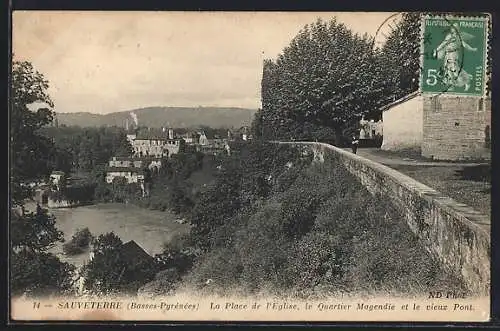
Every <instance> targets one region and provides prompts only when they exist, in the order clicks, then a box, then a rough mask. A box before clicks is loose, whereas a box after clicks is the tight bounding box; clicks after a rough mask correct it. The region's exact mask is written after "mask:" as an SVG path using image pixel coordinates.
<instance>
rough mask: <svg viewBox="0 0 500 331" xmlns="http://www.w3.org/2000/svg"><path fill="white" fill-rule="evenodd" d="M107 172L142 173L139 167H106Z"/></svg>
mask: <svg viewBox="0 0 500 331" xmlns="http://www.w3.org/2000/svg"><path fill="white" fill-rule="evenodd" d="M106 171H107V172H135V173H138V174H142V173H143V169H142V168H140V167H108V168H107V169H106Z"/></svg>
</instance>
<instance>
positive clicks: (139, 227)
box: [49, 203, 189, 267]
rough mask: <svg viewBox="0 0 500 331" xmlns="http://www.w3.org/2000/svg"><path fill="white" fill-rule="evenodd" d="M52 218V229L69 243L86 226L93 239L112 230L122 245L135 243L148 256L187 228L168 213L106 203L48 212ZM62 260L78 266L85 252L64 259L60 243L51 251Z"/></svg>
mask: <svg viewBox="0 0 500 331" xmlns="http://www.w3.org/2000/svg"><path fill="white" fill-rule="evenodd" d="M49 213H51V214H53V215H54V216H55V217H56V226H57V228H58V229H59V230H61V231H63V232H64V238H65V239H66V240H70V239H71V237H72V236H73V234H74V233H75V232H76V230H78V229H82V228H85V227H88V228H89V230H90V232H91V233H92V234H93V235H94V236H96V237H97V236H98V235H100V234H105V233H108V232H111V231H113V232H114V233H115V234H116V235H118V236H119V237H120V239H121V240H122V241H123V242H124V243H125V242H127V241H129V240H135V242H136V243H138V244H139V245H140V246H141V247H142V248H144V249H145V250H146V252H148V253H149V254H150V255H154V254H156V253H160V252H161V251H162V246H163V244H164V243H165V242H168V241H169V240H170V239H171V238H172V237H173V236H174V235H176V234H181V233H187V232H188V231H189V226H188V225H186V224H178V223H176V222H175V220H176V219H177V217H176V216H175V215H174V214H172V213H170V212H168V211H167V212H161V211H155V210H149V209H144V208H140V207H137V206H134V205H130V204H128V205H126V204H118V203H109V204H97V205H91V206H81V207H76V208H61V209H49ZM51 252H52V253H55V254H56V255H57V256H58V257H59V258H60V259H61V260H62V261H66V262H69V263H71V264H74V265H75V266H77V267H80V266H81V265H82V264H83V263H85V262H86V261H87V260H88V252H85V253H83V254H80V255H76V256H66V255H64V254H63V251H62V244H58V245H57V246H56V247H54V248H53V249H51Z"/></svg>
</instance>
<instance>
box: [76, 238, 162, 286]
mask: <svg viewBox="0 0 500 331" xmlns="http://www.w3.org/2000/svg"><path fill="white" fill-rule="evenodd" d="M122 245H123V243H122V241H121V239H120V238H119V237H118V236H117V235H115V234H114V233H113V232H110V233H107V234H104V235H100V236H99V237H98V238H97V240H96V241H95V242H94V244H93V246H94V258H93V259H92V260H91V261H90V262H89V263H87V264H85V265H84V266H83V273H84V274H85V275H86V278H85V284H84V285H85V288H87V289H88V290H90V291H91V292H93V293H96V294H108V293H134V292H137V290H138V289H139V288H140V287H141V286H142V285H144V284H146V283H147V282H149V281H151V280H152V279H153V278H154V275H155V273H156V272H157V271H158V270H157V265H156V264H155V263H148V262H139V263H137V264H134V263H131V261H130V260H128V259H127V258H126V256H125V254H124V252H123V251H122V249H121V248H122Z"/></svg>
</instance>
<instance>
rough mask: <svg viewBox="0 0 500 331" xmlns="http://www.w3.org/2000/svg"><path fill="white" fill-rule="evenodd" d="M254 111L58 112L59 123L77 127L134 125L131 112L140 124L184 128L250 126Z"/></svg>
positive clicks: (146, 110) (199, 109)
mask: <svg viewBox="0 0 500 331" xmlns="http://www.w3.org/2000/svg"><path fill="white" fill-rule="evenodd" d="M255 111H256V110H255V109H247V108H216V107H197V108H190V107H148V108H141V109H133V110H128V111H122V112H116V113H110V114H105V115H99V114H93V113H87V112H80V113H57V119H58V121H59V124H64V125H68V126H70V125H76V126H81V127H85V126H102V125H112V126H113V125H116V126H122V127H123V126H125V122H126V119H127V118H128V119H129V123H132V118H131V116H130V112H134V113H135V114H136V115H137V118H138V120H139V125H145V126H149V127H162V126H169V127H175V128H185V127H191V126H200V125H206V126H210V127H241V126H244V125H250V122H251V120H252V118H253V114H254V113H255Z"/></svg>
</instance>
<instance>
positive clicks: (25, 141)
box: [10, 61, 74, 295]
mask: <svg viewBox="0 0 500 331" xmlns="http://www.w3.org/2000/svg"><path fill="white" fill-rule="evenodd" d="M47 88H48V82H47V81H46V80H45V78H44V76H43V75H42V74H41V73H39V72H38V71H36V70H34V68H33V66H32V65H31V63H29V62H17V61H15V62H14V63H13V66H12V76H11V99H10V124H11V127H10V138H11V141H10V157H11V164H10V184H11V191H10V199H11V205H17V206H20V207H21V212H16V211H14V210H11V214H10V240H11V242H10V248H11V249H10V257H11V265H10V266H11V269H10V272H11V273H10V288H11V290H12V291H13V293H14V294H15V295H18V294H23V293H26V294H28V295H46V294H50V293H64V292H65V291H67V290H69V288H70V286H71V278H72V271H73V270H74V267H73V266H71V265H70V264H68V263H63V262H61V261H60V260H59V259H58V258H57V257H55V256H54V255H52V254H50V253H48V250H49V249H50V248H51V247H53V246H54V245H55V244H56V243H57V242H62V241H63V234H62V232H61V231H59V230H57V228H56V226H55V219H54V218H53V217H49V215H48V214H47V211H45V210H38V211H37V212H36V213H28V212H26V211H25V210H24V207H23V202H24V200H25V199H26V198H28V197H30V196H31V193H32V192H31V190H30V189H28V188H27V186H26V185H25V184H27V183H28V182H29V181H33V180H38V179H40V178H42V177H45V176H48V173H49V171H50V169H51V168H53V164H51V162H52V161H51V157H53V155H54V153H55V152H54V147H53V144H52V142H51V140H50V139H48V138H46V137H44V136H42V135H40V134H39V129H40V128H41V127H43V126H44V125H47V124H48V123H50V122H51V121H52V118H53V112H52V110H50V109H49V108H40V109H38V110H37V111H31V110H30V108H29V107H30V106H32V105H33V104H36V103H38V104H46V105H48V106H49V107H53V103H52V101H51V99H50V97H49V95H48V93H47ZM52 160H53V159H52Z"/></svg>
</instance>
